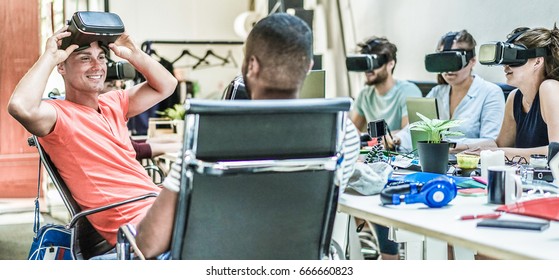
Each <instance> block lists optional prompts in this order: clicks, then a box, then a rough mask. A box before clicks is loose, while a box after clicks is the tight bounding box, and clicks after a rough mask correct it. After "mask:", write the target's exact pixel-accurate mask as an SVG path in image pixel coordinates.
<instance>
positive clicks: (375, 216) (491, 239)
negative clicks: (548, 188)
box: [338, 193, 559, 260]
mask: <svg viewBox="0 0 559 280" xmlns="http://www.w3.org/2000/svg"><path fill="white" fill-rule="evenodd" d="M486 202H487V197H486V196H482V197H463V196H457V197H456V199H454V200H453V201H452V202H451V203H450V204H449V205H447V206H446V207H444V208H440V209H434V208H429V207H427V206H426V205H424V204H410V205H386V206H382V205H381V203H380V196H379V195H374V196H362V195H359V194H348V193H344V194H342V195H341V196H340V200H339V204H338V207H339V210H340V211H342V212H345V213H348V214H349V215H352V216H355V217H358V218H362V219H366V220H369V221H371V222H374V223H377V224H380V225H384V226H388V227H393V228H398V229H402V230H406V231H410V232H413V233H417V234H418V235H420V236H425V237H427V238H428V239H429V240H430V241H433V240H441V241H443V242H448V244H451V245H453V246H456V247H459V248H460V247H463V248H466V249H469V250H472V251H477V252H478V253H481V254H484V255H487V256H490V257H494V258H497V259H554V260H559V222H551V225H550V227H549V228H548V229H547V230H545V231H542V232H537V231H529V230H517V229H495V228H478V227H476V224H477V223H478V222H479V221H480V220H467V221H462V220H459V219H458V217H460V216H462V215H469V214H485V213H491V212H493V210H494V209H495V208H496V207H497V206H495V205H488V204H487V203H486ZM500 219H516V220H532V221H535V220H538V221H539V219H536V218H532V217H525V216H520V215H514V214H503V216H501V218H500ZM444 244H445V245H444V248H445V250H446V243H444ZM439 245H440V244H439ZM439 248H441V246H439Z"/></svg>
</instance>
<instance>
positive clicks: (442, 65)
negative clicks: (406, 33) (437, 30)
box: [425, 32, 476, 73]
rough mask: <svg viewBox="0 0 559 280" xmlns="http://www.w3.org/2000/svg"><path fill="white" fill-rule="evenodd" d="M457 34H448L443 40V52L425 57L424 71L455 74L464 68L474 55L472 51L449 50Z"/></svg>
mask: <svg viewBox="0 0 559 280" xmlns="http://www.w3.org/2000/svg"><path fill="white" fill-rule="evenodd" d="M456 35H458V32H449V33H447V34H446V35H445V37H444V38H443V43H444V47H443V51H441V52H437V53H431V54H428V55H426V56H425V69H426V70H427V71H428V72H433V73H443V72H456V71H459V70H460V69H462V68H464V67H466V65H468V63H469V62H470V59H472V58H473V57H474V56H475V55H476V54H475V51H474V50H463V49H451V47H452V44H453V42H454V38H456Z"/></svg>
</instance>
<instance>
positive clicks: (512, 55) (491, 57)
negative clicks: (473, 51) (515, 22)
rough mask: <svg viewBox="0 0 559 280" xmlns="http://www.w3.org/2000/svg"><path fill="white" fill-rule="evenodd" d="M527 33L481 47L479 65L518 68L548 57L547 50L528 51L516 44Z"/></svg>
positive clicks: (518, 33) (517, 34)
mask: <svg viewBox="0 0 559 280" xmlns="http://www.w3.org/2000/svg"><path fill="white" fill-rule="evenodd" d="M525 31H526V30H523V31H520V32H517V33H515V34H514V35H512V36H511V37H510V38H509V39H508V40H507V41H505V42H493V43H490V44H483V45H481V47H480V48H479V63H481V64H483V65H509V66H512V67H516V66H522V65H524V64H526V62H527V61H528V59H529V58H535V57H545V56H547V55H548V54H549V51H548V49H547V48H535V49H527V48H526V47H525V46H523V45H521V44H514V41H515V40H516V38H518V36H520V35H521V34H522V33H524V32H525Z"/></svg>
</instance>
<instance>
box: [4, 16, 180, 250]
mask: <svg viewBox="0 0 559 280" xmlns="http://www.w3.org/2000/svg"><path fill="white" fill-rule="evenodd" d="M70 35H71V34H70V32H68V31H67V27H64V28H62V29H60V30H58V31H57V32H56V33H54V35H53V36H52V37H50V38H49V39H48V40H47V42H46V47H45V52H44V53H43V54H42V55H41V56H40V57H39V59H38V60H37V62H36V63H35V64H34V65H33V67H32V68H31V69H30V70H29V71H28V72H27V73H26V74H25V76H24V77H23V78H22V79H21V81H20V82H19V83H18V85H17V87H16V88H15V90H14V92H13V94H12V97H11V99H10V102H9V104H8V111H9V113H10V114H11V115H12V116H13V117H14V118H15V119H17V120H18V121H19V122H20V123H21V124H22V125H23V126H24V127H25V129H27V131H29V132H30V133H32V134H34V135H36V136H38V137H39V142H40V143H41V145H42V146H43V148H44V150H45V151H46V152H47V153H48V154H49V155H50V157H51V159H52V161H53V163H54V165H55V166H56V168H57V169H58V171H59V172H60V175H61V176H62V178H63V179H64V181H65V183H66V184H67V185H68V187H69V188H70V191H71V193H72V196H73V197H74V199H75V200H76V202H77V203H78V204H79V205H80V206H81V207H82V209H84V210H85V209H90V208H95V207H99V206H102V205H107V204H109V203H112V202H117V201H121V200H123V199H126V198H131V197H134V196H139V195H143V194H146V193H150V192H156V193H159V191H160V188H159V187H158V186H156V185H155V184H154V183H153V182H152V180H151V178H150V177H149V176H148V175H147V173H146V172H145V170H144V168H143V167H142V166H141V165H140V163H139V162H138V161H137V160H136V159H135V152H134V149H133V147H132V144H131V142H130V137H129V133H128V128H127V127H126V122H127V120H128V119H129V118H130V117H133V116H135V115H137V114H139V113H141V112H143V111H145V110H146V109H148V108H150V107H152V106H153V105H154V104H157V103H158V102H160V101H161V100H163V99H165V98H166V97H168V96H169V95H170V94H172V93H173V91H174V90H175V88H176V85H177V80H176V79H175V78H174V77H173V76H172V75H171V74H170V73H169V71H167V70H166V69H165V68H163V66H161V64H159V63H158V62H157V61H155V60H153V59H152V58H150V57H149V56H148V55H147V54H146V53H144V52H143V51H141V50H140V49H139V48H138V47H136V45H135V44H134V42H133V41H132V39H131V38H130V37H129V36H128V34H127V33H124V34H122V35H121V36H120V37H119V38H118V39H117V40H116V41H115V42H114V43H110V44H109V45H108V48H110V49H111V50H112V51H113V52H114V54H116V55H117V56H119V57H121V58H123V59H126V60H128V61H129V62H130V63H131V64H132V65H133V66H134V67H135V68H136V70H137V71H138V72H140V73H142V74H143V76H144V77H145V78H146V81H145V82H143V83H140V84H138V85H135V86H133V87H131V88H128V89H126V90H113V91H109V92H107V93H104V94H102V95H101V93H102V92H103V89H104V82H105V78H106V75H107V64H106V63H107V57H106V56H107V55H108V49H107V46H104V45H100V43H99V42H92V43H91V44H89V45H84V46H78V45H75V44H72V45H70V46H69V47H67V48H66V49H60V46H61V41H62V39H63V38H66V37H69V36H70ZM55 67H56V69H57V71H58V73H60V74H61V75H62V77H63V79H64V85H65V90H66V98H65V100H42V94H43V92H44V91H45V88H46V83H47V80H48V78H49V76H50V74H51V72H52V71H53V69H54V68H55ZM153 201H154V199H145V200H141V201H138V202H135V203H129V204H126V205H123V206H121V207H118V208H113V209H110V210H107V211H103V212H100V213H97V214H95V215H91V216H89V217H88V219H89V220H90V222H91V223H92V225H93V226H94V227H95V229H97V231H98V232H99V233H100V234H101V235H102V236H103V237H104V238H105V239H107V241H109V243H111V244H112V245H115V243H116V233H117V230H118V227H119V226H120V225H122V224H126V223H131V224H137V223H138V222H139V221H140V220H141V219H142V218H143V217H144V216H145V213H146V211H147V210H148V209H149V208H150V207H151V204H152V203H153Z"/></svg>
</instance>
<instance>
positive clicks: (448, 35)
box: [443, 32, 458, 51]
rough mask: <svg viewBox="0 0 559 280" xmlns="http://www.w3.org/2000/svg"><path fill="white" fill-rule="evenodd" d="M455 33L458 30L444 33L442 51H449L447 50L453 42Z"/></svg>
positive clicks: (456, 33)
mask: <svg viewBox="0 0 559 280" xmlns="http://www.w3.org/2000/svg"><path fill="white" fill-rule="evenodd" d="M456 35H458V32H448V33H446V35H444V38H443V43H444V46H443V51H449V50H451V49H452V44H453V43H454V39H455V38H456Z"/></svg>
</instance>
